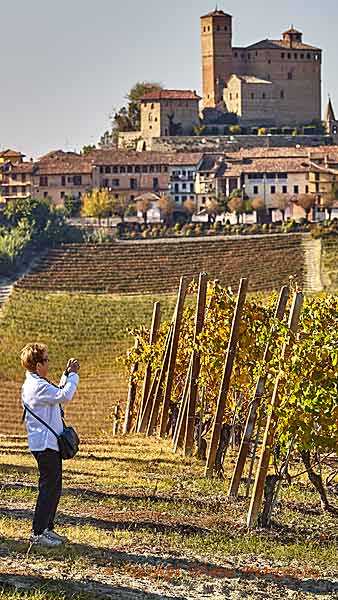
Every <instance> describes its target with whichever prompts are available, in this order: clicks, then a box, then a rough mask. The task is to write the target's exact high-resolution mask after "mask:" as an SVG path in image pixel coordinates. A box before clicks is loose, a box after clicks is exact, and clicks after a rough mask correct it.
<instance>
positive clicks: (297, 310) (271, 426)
mask: <svg viewBox="0 0 338 600" xmlns="http://www.w3.org/2000/svg"><path fill="white" fill-rule="evenodd" d="M303 301H304V296H303V294H302V293H301V292H297V293H296V294H295V295H294V298H293V302H292V307H291V311H290V318H289V330H290V333H289V334H288V335H287V339H286V340H285V342H284V346H283V350H282V359H284V360H285V359H286V358H288V356H289V354H290V352H291V349H292V343H293V341H294V336H295V334H296V333H297V330H298V325H299V319H300V314H301V311H302V306H303ZM283 383H284V375H283V373H282V372H280V373H279V374H278V376H277V379H276V383H275V388H274V391H273V395H272V400H271V412H270V414H269V415H268V419H267V423H266V427H265V433H264V438H263V446H262V452H261V456H260V459H259V463H258V468H257V473H256V478H255V483H254V488H253V492H252V497H251V502H250V508H249V513H248V518H247V526H248V527H253V526H254V525H255V524H256V523H257V520H258V514H259V511H260V508H261V505H262V499H263V493H264V484H265V480H266V476H267V473H268V469H269V461H270V456H271V451H272V449H273V445H274V440H275V434H276V429H277V425H278V416H277V413H276V408H278V406H279V403H280V390H281V387H282V385H283Z"/></svg>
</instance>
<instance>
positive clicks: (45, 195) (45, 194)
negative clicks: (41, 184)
mask: <svg viewBox="0 0 338 600" xmlns="http://www.w3.org/2000/svg"><path fill="white" fill-rule="evenodd" d="M61 193H62V192H61ZM43 197H44V198H48V192H43Z"/></svg>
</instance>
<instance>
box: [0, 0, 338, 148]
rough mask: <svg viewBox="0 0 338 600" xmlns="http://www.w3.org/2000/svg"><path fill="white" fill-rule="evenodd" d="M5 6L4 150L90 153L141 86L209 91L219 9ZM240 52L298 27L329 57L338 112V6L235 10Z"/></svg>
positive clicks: (184, 3)
mask: <svg viewBox="0 0 338 600" xmlns="http://www.w3.org/2000/svg"><path fill="white" fill-rule="evenodd" d="M0 2H1V5H2V6H1V42H2V44H1V46H2V56H1V72H2V76H1V92H0V149H5V148H14V149H17V150H20V151H21V152H23V153H24V154H25V155H26V156H27V158H30V157H34V158H36V157H38V156H39V155H41V154H43V153H45V152H47V151H49V150H52V149H57V148H63V149H65V150H80V149H81V148H82V147H83V145H85V144H95V143H97V141H98V140H99V138H100V136H101V135H102V133H103V132H104V131H106V130H107V129H108V128H109V114H110V113H111V112H112V110H113V108H116V107H120V106H121V105H123V103H124V101H125V95H126V93H127V92H128V90H129V89H130V88H131V87H132V85H133V84H134V83H135V82H136V81H140V80H147V81H159V82H161V83H162V84H163V85H164V86H165V87H167V88H174V89H196V90H197V91H199V92H200V91H201V51H200V37H199V31H200V30H199V17H200V16H201V15H202V14H205V13H207V12H209V11H210V10H213V9H214V8H215V0H170V2H168V0H143V2H139V1H137V0H96V2H93V1H92V0H57V1H56V2H55V1H53V2H52V1H51V0H29V2H27V1H26V0H17V2H5V0H0ZM218 7H219V8H221V9H223V10H224V11H225V12H227V13H230V14H232V15H233V17H234V23H233V29H234V40H233V42H234V44H235V45H242V44H250V43H254V42H256V41H259V40H261V39H265V38H267V37H269V38H272V39H278V38H280V34H281V32H282V31H285V29H287V28H288V27H289V26H290V25H291V24H293V25H294V26H295V27H297V28H298V29H300V30H301V31H303V33H304V41H305V42H307V43H310V44H313V45H315V46H319V47H321V48H323V50H324V55H323V58H324V62H323V102H324V106H325V104H326V101H327V95H328V93H330V94H331V97H332V100H333V103H334V105H335V106H336V111H337V112H338V68H337V66H338V65H337V62H338V34H337V23H338V1H337V0H322V2H318V1H317V0H282V1H277V0H269V1H268V0H255V2H253V1H252V0H226V1H219V2H218Z"/></svg>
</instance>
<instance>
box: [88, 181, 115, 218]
mask: <svg viewBox="0 0 338 600" xmlns="http://www.w3.org/2000/svg"><path fill="white" fill-rule="evenodd" d="M111 210H112V199H111V196H110V194H109V192H108V190H99V189H97V188H94V189H93V190H92V191H91V192H86V193H85V194H84V196H83V207H82V214H83V216H85V217H94V218H96V219H98V220H99V225H101V219H104V218H106V217H109V216H110V215H111Z"/></svg>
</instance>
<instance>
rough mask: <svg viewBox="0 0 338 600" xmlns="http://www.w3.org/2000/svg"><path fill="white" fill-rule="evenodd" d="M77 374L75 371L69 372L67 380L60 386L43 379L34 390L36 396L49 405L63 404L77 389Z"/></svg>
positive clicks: (69, 399)
mask: <svg viewBox="0 0 338 600" xmlns="http://www.w3.org/2000/svg"><path fill="white" fill-rule="evenodd" d="M78 383H79V376H78V374H77V373H73V372H72V373H69V375H68V377H67V381H66V383H65V384H64V386H63V387H62V388H58V387H56V386H54V385H53V384H52V383H48V382H47V381H44V382H43V384H42V385H41V386H40V387H39V389H38V390H37V391H36V398H37V399H38V400H39V401H40V402H45V403H46V404H49V405H52V406H53V405H54V404H65V403H66V402H70V401H71V400H72V398H73V396H74V394H75V392H76V390H77V386H78Z"/></svg>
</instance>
